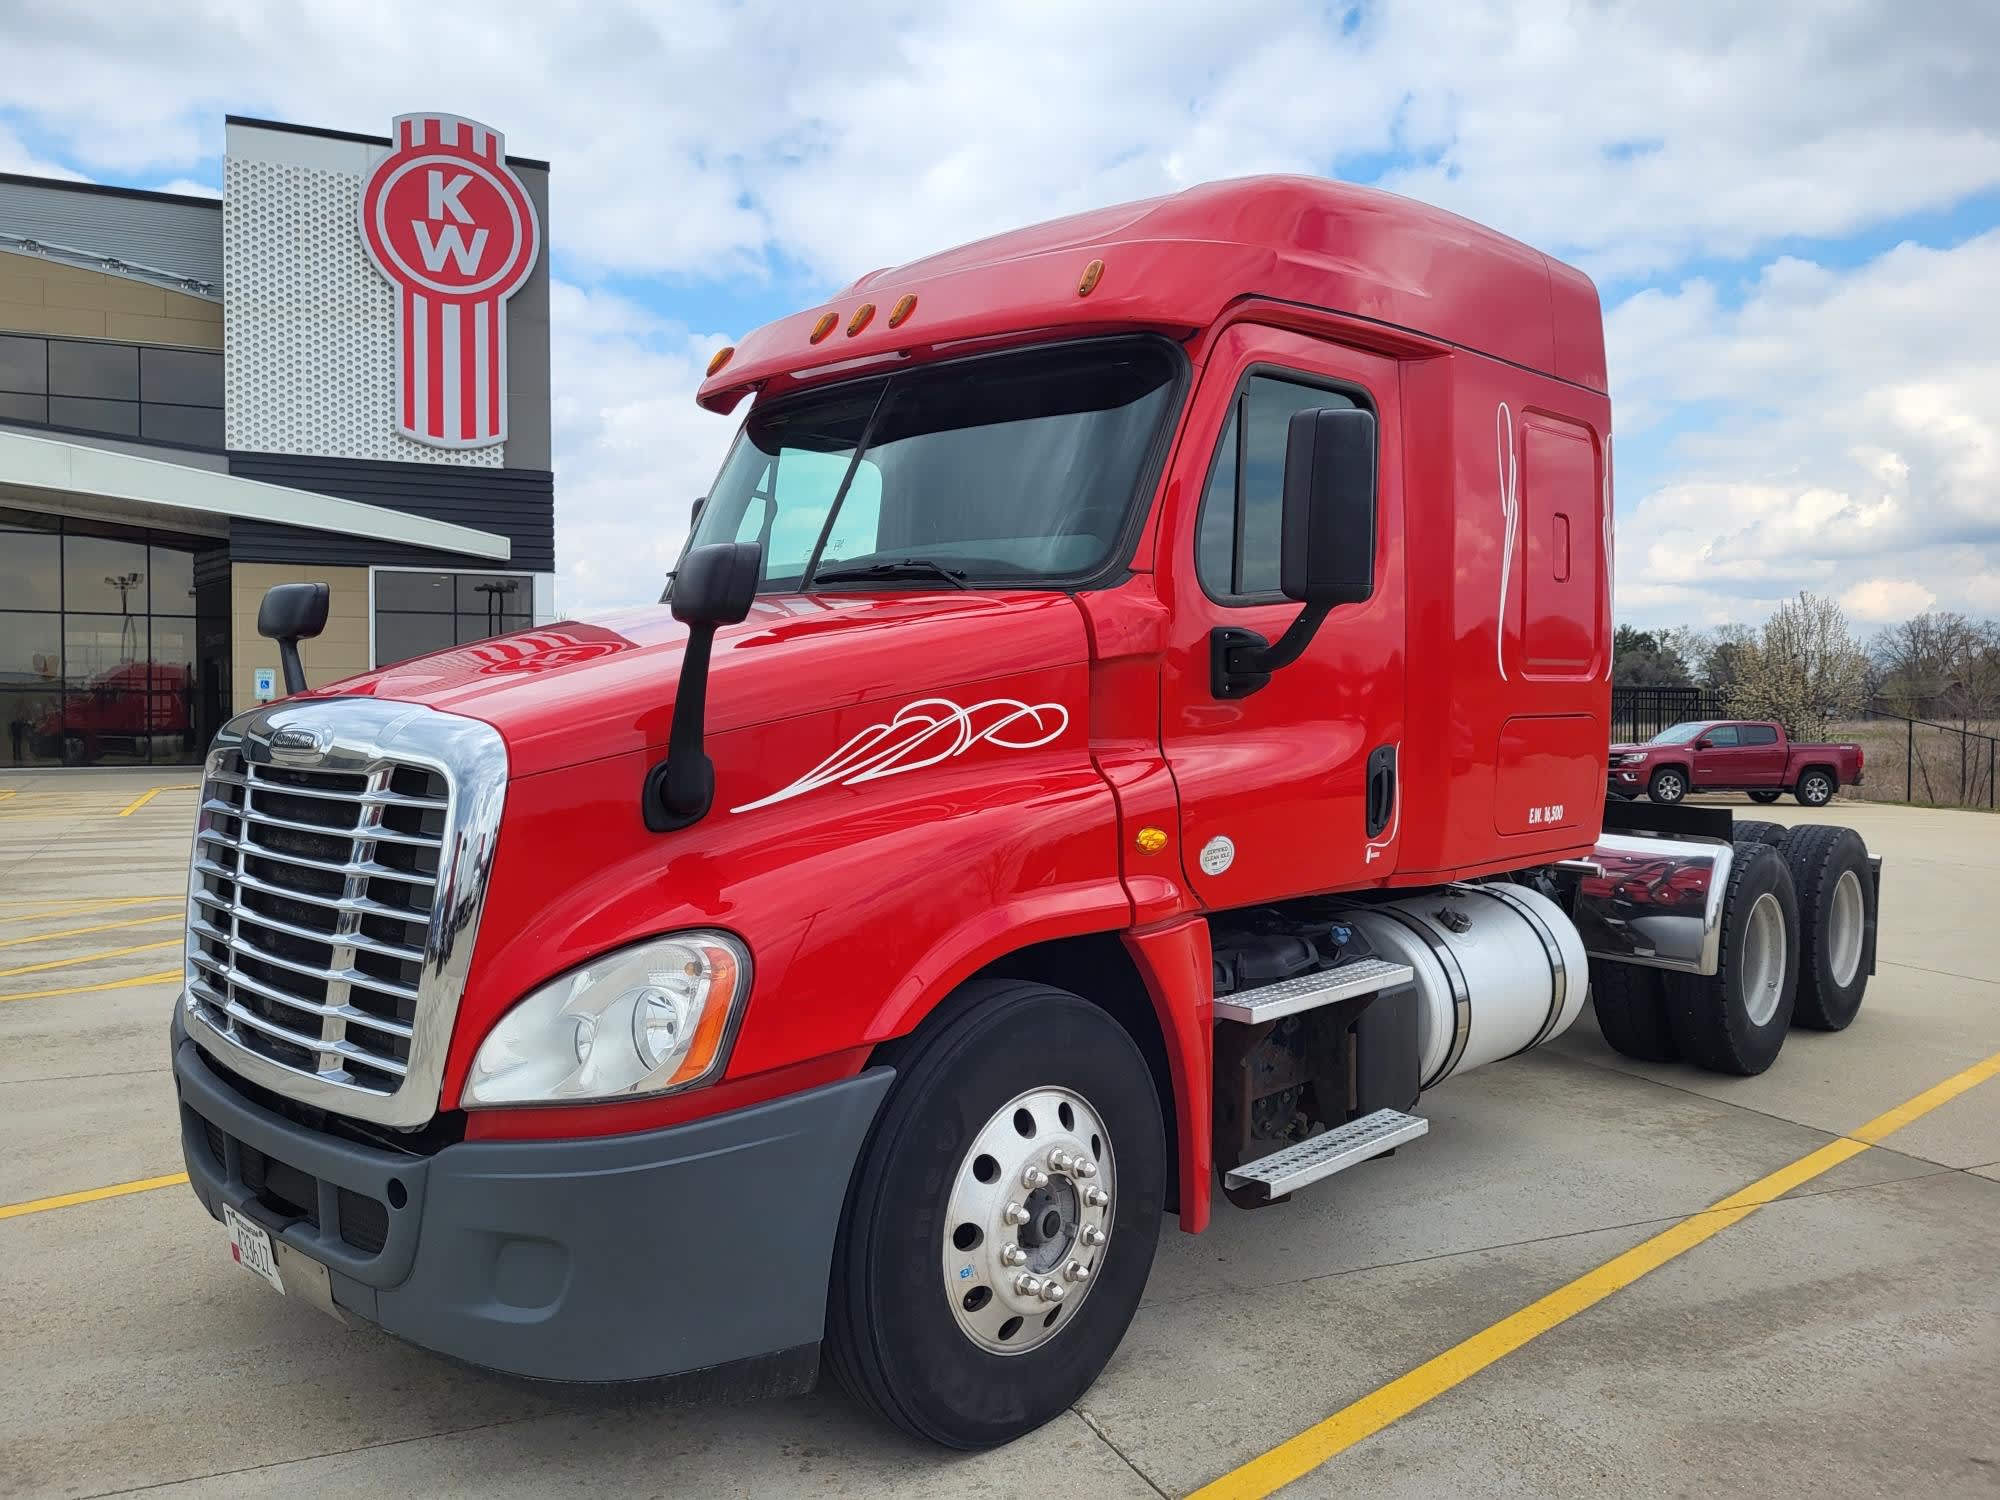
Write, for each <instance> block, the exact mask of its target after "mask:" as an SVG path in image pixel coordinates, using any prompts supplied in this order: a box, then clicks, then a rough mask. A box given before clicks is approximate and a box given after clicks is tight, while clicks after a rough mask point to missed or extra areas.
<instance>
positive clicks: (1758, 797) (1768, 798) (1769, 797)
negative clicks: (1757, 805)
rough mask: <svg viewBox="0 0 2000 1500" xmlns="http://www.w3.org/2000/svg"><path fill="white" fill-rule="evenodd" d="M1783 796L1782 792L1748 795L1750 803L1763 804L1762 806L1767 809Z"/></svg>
mask: <svg viewBox="0 0 2000 1500" xmlns="http://www.w3.org/2000/svg"><path fill="white" fill-rule="evenodd" d="M1784 795H1785V794H1784V793H1783V792H1775V791H1773V792H1752V793H1751V794H1750V800H1751V801H1752V802H1761V803H1763V804H1764V805H1765V806H1766V807H1769V806H1770V805H1771V804H1772V803H1773V802H1776V801H1777V800H1778V799H1779V798H1780V797H1782V796H1784Z"/></svg>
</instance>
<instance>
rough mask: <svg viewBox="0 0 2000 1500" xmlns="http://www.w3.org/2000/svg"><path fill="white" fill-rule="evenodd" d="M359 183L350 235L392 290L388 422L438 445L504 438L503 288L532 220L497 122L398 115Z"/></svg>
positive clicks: (534, 237)
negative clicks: (391, 136) (391, 415)
mask: <svg viewBox="0 0 2000 1500" xmlns="http://www.w3.org/2000/svg"><path fill="white" fill-rule="evenodd" d="M395 139H396V146H395V149H394V150H393V151H391V152H390V153H389V154H388V155H387V156H385V157H383V158H382V159H381V160H380V161H378V162H376V163H375V165H374V166H373V167H372V168H370V170H369V173H368V178H367V180H366V181H365V182H364V183H362V185H361V240H362V243H363V244H365V245H366V246H367V247H368V258H369V259H370V260H372V261H373V262H374V263H375V269H376V270H378V271H380V272H381V273H382V274H383V276H385V277H386V278H388V281H389V283H390V285H392V286H393V287H395V289H396V362H397V363H396V399H397V403H398V406H399V411H398V417H397V422H396V430H397V431H398V432H401V433H402V434H404V435H405V436H406V437H412V438H415V439H416V440H417V441H418V442H420V443H430V444H432V445H434V446H436V447H439V448H484V447H487V446H489V445H491V444H493V443H498V442H504V441H505V440H506V437H507V299H508V298H509V297H511V296H513V295H514V293H516V292H517V291H519V290H520V289H521V287H522V286H523V284H525V283H526V281H527V279H528V276H529V273H530V272H532V271H533V270H534V268H535V259H536V257H537V256H538V255H540V253H541V226H540V225H539V224H538V223H537V222H536V219H535V205H534V204H533V203H532V202H531V201H529V198H528V194H527V191H526V189H524V188H523V187H522V186H521V179H520V178H518V177H516V176H515V175H514V172H513V169H512V168H510V167H509V166H508V165H507V151H506V146H505V143H504V142H503V141H502V139H501V136H500V132H499V131H497V130H494V129H492V128H490V127H489V126H485V125H481V124H479V123H478V122H477V121H474V120H467V119H463V118H461V117H460V116H458V115H434V114H421V115H398V116H397V117H396V130H395Z"/></svg>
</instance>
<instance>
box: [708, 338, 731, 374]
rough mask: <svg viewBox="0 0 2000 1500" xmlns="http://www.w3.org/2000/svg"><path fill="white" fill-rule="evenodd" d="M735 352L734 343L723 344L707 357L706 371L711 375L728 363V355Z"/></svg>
mask: <svg viewBox="0 0 2000 1500" xmlns="http://www.w3.org/2000/svg"><path fill="white" fill-rule="evenodd" d="M735 352H736V346H735V345H734V344H724V345H723V346H722V347H721V348H720V349H718V350H716V351H715V353H713V354H711V355H710V356H709V357H708V373H709V374H711V375H713V374H714V373H715V372H716V371H717V370H720V369H721V368H722V367H723V366H724V365H726V364H728V363H729V356H730V355H732V354H734V353H735Z"/></svg>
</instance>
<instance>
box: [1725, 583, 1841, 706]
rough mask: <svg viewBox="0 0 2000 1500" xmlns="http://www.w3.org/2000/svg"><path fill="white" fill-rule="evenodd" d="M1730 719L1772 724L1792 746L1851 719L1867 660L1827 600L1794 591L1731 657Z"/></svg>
mask: <svg viewBox="0 0 2000 1500" xmlns="http://www.w3.org/2000/svg"><path fill="white" fill-rule="evenodd" d="M1733 662H1734V666H1735V669H1736V682H1735V684H1734V686H1733V687H1732V688H1731V689H1730V712H1731V713H1733V714H1736V715H1739V716H1740V717H1742V718H1746V719H1776V720H1777V721H1778V722H1779V723H1780V724H1783V725H1784V726H1785V733H1786V734H1788V735H1790V736H1792V737H1793V738H1794V739H1805V740H1816V739H1823V738H1825V736H1826V735H1827V733H1828V732H1829V728H1830V725H1831V721H1832V720H1833V719H1835V718H1838V717H1841V716H1843V715H1845V714H1849V713H1852V712H1853V711H1854V709H1855V708H1856V707H1857V706H1858V705H1859V704H1860V702H1861V698H1862V694H1863V693H1864V691H1865V690H1866V688H1867V684H1868V670H1869V665H1868V656H1867V653H1865V652H1864V651H1863V650H1862V649H1861V646H1860V644H1859V643H1858V642H1857V641H1856V640H1855V639H1854V634H1853V632H1852V631H1850V630H1849V629H1848V628H1847V617H1846V616H1845V615H1844V614H1842V613H1841V612H1840V606H1839V605H1837V604H1835V603H1834V602H1833V601H1832V600H1831V599H1823V598H1821V597H1820V596H1818V595H1817V594H1809V593H1806V592H1804V591H1803V590H1801V591H1800V593H1799V596H1798V598H1796V599H1792V600H1788V601H1786V602H1785V603H1784V604H1781V605H1779V606H1778V609H1777V612H1776V613H1775V614H1773V615H1772V616H1771V618H1770V619H1768V620H1766V621H1765V622H1764V628H1763V630H1762V631H1760V632H1759V633H1758V635H1757V637H1756V639H1755V640H1749V641H1744V642H1741V643H1740V644H1738V645H1737V648H1736V650H1735V651H1734V653H1733Z"/></svg>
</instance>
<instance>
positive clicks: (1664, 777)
mask: <svg viewBox="0 0 2000 1500" xmlns="http://www.w3.org/2000/svg"><path fill="white" fill-rule="evenodd" d="M1687 794H1688V783H1687V777H1686V776H1684V775H1682V774H1681V773H1680V772H1679V771H1677V770H1675V769H1674V768H1673V767H1672V766H1661V767H1660V769H1659V770H1657V771H1655V772H1654V773H1653V779H1652V780H1651V781H1649V782H1648V783H1646V795H1647V796H1648V797H1651V798H1652V799H1653V800H1654V801H1655V802H1666V803H1674V802H1678V801H1680V800H1681V798H1683V797H1685V796H1686V795H1687Z"/></svg>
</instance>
